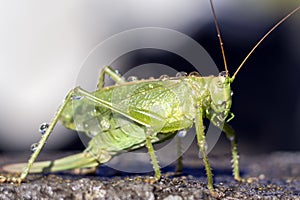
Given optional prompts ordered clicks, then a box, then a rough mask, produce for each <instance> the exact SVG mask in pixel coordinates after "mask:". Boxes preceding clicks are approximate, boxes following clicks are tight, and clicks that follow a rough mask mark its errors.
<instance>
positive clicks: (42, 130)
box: [39, 122, 49, 134]
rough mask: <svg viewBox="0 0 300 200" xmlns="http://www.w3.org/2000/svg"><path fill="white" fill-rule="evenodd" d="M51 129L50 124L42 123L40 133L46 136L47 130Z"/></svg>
mask: <svg viewBox="0 0 300 200" xmlns="http://www.w3.org/2000/svg"><path fill="white" fill-rule="evenodd" d="M48 128H49V124H47V123H46V122H44V123H42V124H41V126H40V128H39V132H40V133H41V134H45V132H46V130H47V129H48Z"/></svg>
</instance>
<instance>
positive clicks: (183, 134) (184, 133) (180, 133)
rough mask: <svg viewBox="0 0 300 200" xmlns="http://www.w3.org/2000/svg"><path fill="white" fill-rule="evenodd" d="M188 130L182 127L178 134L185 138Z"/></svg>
mask: <svg viewBox="0 0 300 200" xmlns="http://www.w3.org/2000/svg"><path fill="white" fill-rule="evenodd" d="M186 133H187V130H185V129H182V130H180V131H178V133H177V136H178V137H181V138H183V137H184V136H186Z"/></svg>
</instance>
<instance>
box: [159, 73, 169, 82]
mask: <svg viewBox="0 0 300 200" xmlns="http://www.w3.org/2000/svg"><path fill="white" fill-rule="evenodd" d="M169 78H170V77H169V76H168V75H166V74H164V75H161V76H160V77H159V80H161V81H166V80H168V79H169Z"/></svg>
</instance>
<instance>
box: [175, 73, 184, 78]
mask: <svg viewBox="0 0 300 200" xmlns="http://www.w3.org/2000/svg"><path fill="white" fill-rule="evenodd" d="M186 76H187V73H186V72H177V74H176V77H178V78H179V77H186Z"/></svg>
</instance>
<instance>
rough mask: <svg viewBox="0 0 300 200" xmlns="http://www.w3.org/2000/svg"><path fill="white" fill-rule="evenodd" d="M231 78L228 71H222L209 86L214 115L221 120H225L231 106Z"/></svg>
mask: <svg viewBox="0 0 300 200" xmlns="http://www.w3.org/2000/svg"><path fill="white" fill-rule="evenodd" d="M231 81H232V80H231V78H230V77H229V76H227V75H226V72H221V73H220V74H219V76H216V77H213V78H212V80H211V84H210V86H209V92H210V96H211V105H210V107H211V109H212V110H213V111H214V114H215V115H213V117H216V118H217V119H218V120H219V121H222V122H223V121H225V120H226V118H227V116H228V114H229V113H230V108H231V103H232V101H231V96H232V91H231V88H230V83H231Z"/></svg>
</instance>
